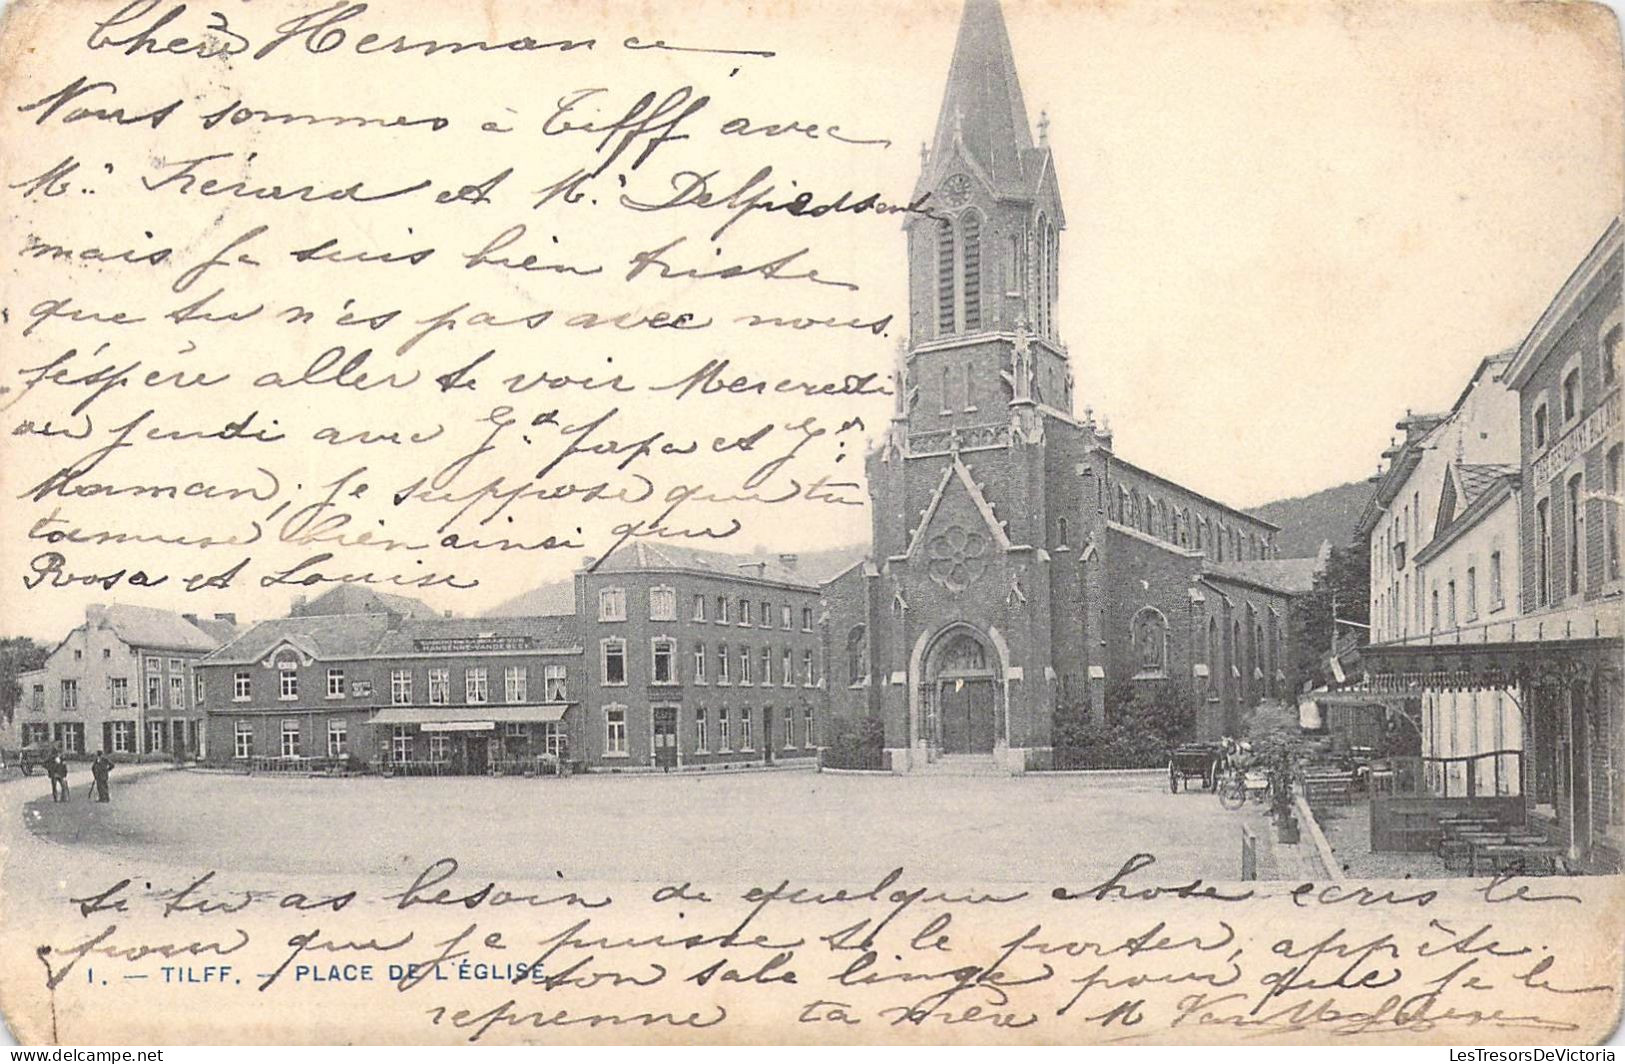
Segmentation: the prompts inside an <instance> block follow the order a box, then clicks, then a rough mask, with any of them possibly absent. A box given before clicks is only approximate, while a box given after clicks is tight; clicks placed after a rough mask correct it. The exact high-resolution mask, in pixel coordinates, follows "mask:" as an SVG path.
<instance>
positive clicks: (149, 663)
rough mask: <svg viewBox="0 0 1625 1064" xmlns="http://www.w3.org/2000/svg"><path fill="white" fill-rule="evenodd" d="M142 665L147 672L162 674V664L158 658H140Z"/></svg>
mask: <svg viewBox="0 0 1625 1064" xmlns="http://www.w3.org/2000/svg"><path fill="white" fill-rule="evenodd" d="M141 660H142V663H143V665H144V666H145V667H146V670H147V671H148V672H163V671H164V663H163V662H162V661H160V660H159V659H158V658H142V659H141Z"/></svg>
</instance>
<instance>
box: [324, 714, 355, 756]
mask: <svg viewBox="0 0 1625 1064" xmlns="http://www.w3.org/2000/svg"><path fill="white" fill-rule="evenodd" d="M349 752H350V725H349V724H348V723H347V722H345V721H342V720H330V721H328V722H327V756H328V757H344V756H346V755H348V754H349Z"/></svg>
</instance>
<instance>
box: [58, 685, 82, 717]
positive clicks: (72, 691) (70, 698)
mask: <svg viewBox="0 0 1625 1064" xmlns="http://www.w3.org/2000/svg"><path fill="white" fill-rule="evenodd" d="M78 708H79V681H78V680H63V681H62V711H63V712H64V713H72V712H73V711H74V710H76V709H78Z"/></svg>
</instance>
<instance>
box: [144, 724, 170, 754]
mask: <svg viewBox="0 0 1625 1064" xmlns="http://www.w3.org/2000/svg"><path fill="white" fill-rule="evenodd" d="M168 736H169V729H168V728H166V727H164V722H163V721H161V720H149V721H147V753H149V754H156V753H160V752H162V751H163V749H164V740H165V739H166V738H168Z"/></svg>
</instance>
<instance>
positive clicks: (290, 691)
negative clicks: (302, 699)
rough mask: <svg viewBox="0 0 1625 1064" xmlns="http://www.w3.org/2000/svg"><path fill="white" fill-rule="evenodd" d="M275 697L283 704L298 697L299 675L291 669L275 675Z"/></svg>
mask: <svg viewBox="0 0 1625 1064" xmlns="http://www.w3.org/2000/svg"><path fill="white" fill-rule="evenodd" d="M277 680H278V686H277V697H278V698H279V699H281V700H282V701H284V702H291V701H292V700H294V699H296V698H298V697H299V674H298V673H297V672H295V671H294V670H292V669H283V670H282V671H281V672H280V673H278V674H277Z"/></svg>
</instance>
